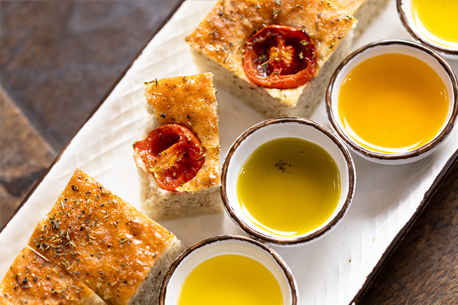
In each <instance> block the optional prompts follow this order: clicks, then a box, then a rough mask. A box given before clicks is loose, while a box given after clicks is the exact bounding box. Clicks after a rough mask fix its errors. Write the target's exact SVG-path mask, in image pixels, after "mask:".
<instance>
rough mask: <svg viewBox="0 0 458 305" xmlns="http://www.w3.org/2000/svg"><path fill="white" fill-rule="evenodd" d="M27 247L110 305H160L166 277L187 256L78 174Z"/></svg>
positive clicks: (150, 224) (151, 225)
mask: <svg viewBox="0 0 458 305" xmlns="http://www.w3.org/2000/svg"><path fill="white" fill-rule="evenodd" d="M29 246H30V247H31V248H32V249H34V250H35V251H37V252H38V253H40V254H41V255H43V256H44V257H46V258H47V259H48V260H49V261H51V262H53V263H54V264H56V265H58V266H60V267H62V268H63V269H65V270H66V271H67V272H69V273H70V274H71V275H72V276H74V277H75V278H76V279H78V280H79V281H81V282H83V283H84V284H86V285H87V286H88V287H89V288H91V289H92V290H94V291H95V292H96V293H97V294H98V295H99V296H100V297H101V298H102V299H103V300H105V301H106V302H107V303H108V304H146V303H148V304H149V302H151V303H154V302H156V301H157V297H158V293H159V287H160V285H161V282H162V279H163V276H164V274H165V272H166V271H167V270H168V268H169V266H170V265H171V263H172V262H173V260H174V259H175V258H176V257H177V256H178V255H179V254H180V253H181V252H182V250H183V245H182V243H181V242H180V241H179V240H178V239H177V238H176V237H175V236H174V235H173V234H172V233H171V232H169V231H168V230H166V229H165V228H164V227H162V226H161V225H159V224H158V223H156V222H154V221H152V220H151V219H149V218H148V217H146V216H145V215H144V214H142V213H140V212H138V211H137V210H136V209H135V208H134V207H133V206H131V205H130V204H128V203H127V202H125V201H124V200H122V199H121V198H119V197H117V196H116V195H114V194H113V193H112V192H110V191H109V190H107V189H106V188H104V187H103V186H102V185H101V184H100V183H98V182H97V181H95V180H94V179H92V178H91V177H90V176H88V175H87V174H86V173H84V172H83V171H81V170H79V169H77V170H76V171H75V173H74V174H73V176H72V177H71V179H70V181H69V182H68V184H67V186H66V187H65V189H64V191H63V192H62V193H61V194H60V196H59V197H58V199H57V202H56V203H55V205H54V206H53V208H52V209H51V211H50V212H49V213H48V214H47V215H46V217H45V218H44V219H42V220H41V221H40V222H39V223H38V225H37V227H36V228H35V230H34V232H33V234H32V236H31V237H30V240H29Z"/></svg>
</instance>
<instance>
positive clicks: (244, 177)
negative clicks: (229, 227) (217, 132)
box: [221, 118, 356, 246]
mask: <svg viewBox="0 0 458 305" xmlns="http://www.w3.org/2000/svg"><path fill="white" fill-rule="evenodd" d="M355 181H356V174H355V167H354V163H353V159H352V157H351V155H350V153H349V151H348V149H347V148H346V146H345V145H344V143H343V142H342V141H341V140H340V139H338V138H337V137H336V136H335V135H334V133H332V132H331V131H330V130H329V129H327V128H326V127H324V126H322V125H321V124H319V123H316V122H314V121H311V120H308V119H302V118H281V119H270V120H266V121H263V122H261V123H258V124H256V125H254V126H253V127H251V128H249V129H248V130H246V131H245V132H244V133H243V134H242V135H240V137H239V138H238V139H237V140H236V141H235V142H234V143H233V144H232V146H231V148H230V149H229V151H228V153H227V156H226V159H225V161H224V163H223V167H222V188H221V196H222V199H223V202H224V207H225V210H226V212H227V213H228V215H229V216H230V218H231V219H232V220H233V221H234V222H235V223H236V224H237V225H238V226H239V227H240V228H241V229H243V230H244V231H245V232H246V233H248V234H249V235H251V236H253V237H254V238H256V239H259V240H262V241H264V242H266V243H269V244H273V245H278V246H298V245H303V244H306V243H309V242H313V241H315V240H318V239H319V238H321V237H323V236H324V235H325V234H327V233H329V232H330V231H331V230H332V229H333V228H335V227H336V225H337V224H338V223H339V222H340V221H341V220H342V218H343V217H344V215H345V213H346V212H347V210H348V209H349V206H350V203H351V201H352V199H353V195H354V192H355Z"/></svg>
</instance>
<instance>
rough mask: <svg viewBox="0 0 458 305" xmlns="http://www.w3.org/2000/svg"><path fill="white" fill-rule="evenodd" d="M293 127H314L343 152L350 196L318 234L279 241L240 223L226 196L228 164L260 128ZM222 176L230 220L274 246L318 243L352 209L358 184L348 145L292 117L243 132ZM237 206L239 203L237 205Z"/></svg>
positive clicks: (315, 124) (228, 155)
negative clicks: (295, 125) (283, 125)
mask: <svg viewBox="0 0 458 305" xmlns="http://www.w3.org/2000/svg"><path fill="white" fill-rule="evenodd" d="M285 123H286V124H290V123H295V124H303V125H307V126H309V127H313V128H315V129H316V130H317V131H318V132H321V133H323V134H324V135H325V136H327V137H328V138H329V139H330V140H331V141H332V142H333V143H334V144H335V145H336V146H337V147H338V148H339V150H340V152H341V153H342V156H343V157H344V159H345V163H346V165H347V172H348V178H347V179H348V193H347V196H346V198H345V202H344V204H343V205H342V208H341V209H340V211H339V212H338V213H337V214H336V215H335V217H334V218H333V219H332V220H331V221H330V222H329V223H328V224H326V226H324V227H323V228H321V229H320V230H317V231H315V232H312V233H309V234H305V235H302V236H298V237H296V238H288V239H283V238H282V237H281V236H279V237H278V238H276V237H273V236H270V235H267V234H264V233H262V232H260V231H258V230H256V229H255V228H253V227H252V226H250V225H248V224H247V223H245V222H244V221H243V220H241V219H240V218H239V217H238V216H237V213H235V211H234V209H233V208H232V205H231V203H230V201H229V198H228V196H227V186H226V185H227V179H228V176H227V172H228V168H229V164H230V162H231V159H232V156H233V155H234V153H235V151H236V150H237V148H238V147H239V146H240V145H241V144H242V142H244V141H245V140H246V139H247V138H248V137H249V136H250V135H251V134H253V133H255V132H256V131H258V130H260V129H261V128H264V127H266V126H270V125H276V124H285ZM221 177H222V179H221V180H222V183H221V198H222V199H223V203H224V208H225V210H226V212H227V213H228V214H229V216H230V218H231V219H232V220H233V221H234V222H235V223H236V224H237V225H238V226H239V227H240V228H241V229H242V230H244V231H245V232H247V233H248V234H249V235H251V236H253V237H254V238H257V239H260V240H262V241H265V242H267V243H270V244H275V245H277V246H295V245H301V244H305V243H308V242H311V241H314V240H317V239H318V238H320V237H322V236H323V235H325V234H326V233H329V232H330V230H331V229H332V228H334V227H335V226H336V225H337V224H338V223H339V222H340V221H341V220H342V219H343V217H344V215H345V213H346V212H347V211H348V208H349V207H350V204H351V201H352V200H353V196H354V193H355V185H356V171H355V165H354V162H353V158H352V157H351V154H350V151H349V150H348V148H347V147H346V146H345V144H344V143H343V142H342V141H341V140H340V139H339V138H338V137H337V136H336V135H335V134H334V133H333V132H332V131H330V130H329V129H328V128H326V127H324V126H323V125H321V124H319V123H317V122H314V121H312V120H309V119H304V118H299V117H289V118H278V119H268V120H265V121H262V122H260V123H258V124H256V125H254V126H252V127H250V128H249V129H247V130H246V131H245V132H244V133H242V134H241V135H240V136H239V137H238V138H237V139H236V140H235V142H234V143H233V144H232V145H231V147H230V149H229V151H228V153H227V155H226V158H225V160H224V163H223V167H222V171H221ZM234 204H238V202H237V203H234Z"/></svg>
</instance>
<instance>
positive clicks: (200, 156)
mask: <svg viewBox="0 0 458 305" xmlns="http://www.w3.org/2000/svg"><path fill="white" fill-rule="evenodd" d="M134 149H135V150H136V151H137V153H138V154H139V155H140V157H141V159H142V160H143V163H144V164H145V167H146V169H147V170H148V171H149V172H150V173H152V174H153V175H154V177H155V178H156V181H157V183H158V184H159V186H160V187H161V188H163V189H165V190H168V191H174V190H175V189H176V188H177V187H178V186H180V185H182V184H183V183H186V182H188V181H189V180H191V179H192V178H194V177H195V176H196V175H197V172H198V171H199V170H200V168H201V167H202V165H203V164H204V161H205V153H204V151H203V148H202V145H201V144H200V141H199V139H198V138H197V137H196V136H195V135H194V133H193V132H192V131H191V130H189V129H188V128H186V127H183V126H181V125H177V124H167V125H163V126H160V127H157V128H155V129H153V130H152V131H151V132H150V133H149V135H148V137H147V138H146V139H144V140H143V141H137V142H135V143H134Z"/></svg>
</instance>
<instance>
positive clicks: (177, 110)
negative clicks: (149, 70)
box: [136, 73, 221, 192]
mask: <svg viewBox="0 0 458 305" xmlns="http://www.w3.org/2000/svg"><path fill="white" fill-rule="evenodd" d="M212 79H213V76H212V73H203V74H198V75H193V76H181V77H172V78H166V79H162V80H154V81H151V82H149V83H148V84H147V85H146V88H145V96H146V99H147V101H148V104H149V105H150V106H151V107H148V108H147V109H148V111H149V112H150V114H151V115H153V117H154V120H155V122H156V124H155V125H156V126H161V125H164V124H179V125H182V126H185V127H187V128H188V129H190V130H191V131H192V132H193V133H194V134H195V135H196V136H197V138H198V139H199V140H200V142H201V144H202V147H203V149H204V153H205V162H204V164H203V165H202V168H201V169H200V170H199V171H198V173H197V175H196V176H195V177H194V178H193V179H191V180H190V181H188V182H186V183H184V184H183V185H182V186H179V187H177V188H176V190H177V191H178V192H194V191H198V190H201V189H207V188H211V187H213V186H219V185H220V184H221V176H220V164H219V153H220V141H219V130H218V115H217V102H216V96H215V89H214V87H213V80H212ZM148 132H149V131H148ZM136 159H137V166H140V167H142V164H139V162H138V158H136ZM143 168H144V165H143ZM144 170H145V171H146V169H144Z"/></svg>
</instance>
